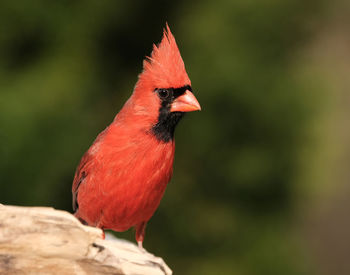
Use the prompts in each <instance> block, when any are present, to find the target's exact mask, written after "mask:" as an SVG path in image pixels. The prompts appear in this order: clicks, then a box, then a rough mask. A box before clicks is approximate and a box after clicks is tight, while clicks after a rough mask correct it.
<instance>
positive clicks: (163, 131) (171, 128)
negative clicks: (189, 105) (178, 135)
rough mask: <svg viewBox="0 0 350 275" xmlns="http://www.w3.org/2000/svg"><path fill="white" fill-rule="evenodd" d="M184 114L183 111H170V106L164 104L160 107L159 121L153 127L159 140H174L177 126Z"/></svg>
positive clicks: (153, 131)
mask: <svg viewBox="0 0 350 275" xmlns="http://www.w3.org/2000/svg"><path fill="white" fill-rule="evenodd" d="M184 114H185V113H183V112H170V108H168V107H164V106H162V107H161V108H160V109H159V116H158V122H157V123H156V124H155V125H154V126H153V127H152V133H153V134H154V135H155V137H156V138H157V139H158V140H159V141H162V142H170V141H172V140H173V139H174V132H175V127H176V125H177V124H178V123H179V121H180V120H181V118H182V117H183V116H184Z"/></svg>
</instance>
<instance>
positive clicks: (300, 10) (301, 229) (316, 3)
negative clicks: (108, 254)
mask: <svg viewBox="0 0 350 275" xmlns="http://www.w3.org/2000/svg"><path fill="white" fill-rule="evenodd" d="M166 21H167V22H168V23H169V25H170V27H171V29H172V32H173V33H174V35H175V37H176V39H177V42H178V45H179V48H180V51H181V53H182V56H183V59H184V61H185V64H186V68H187V71H188V74H189V76H190V78H191V80H192V85H193V89H194V91H195V92H196V96H197V98H198V100H199V101H200V103H201V105H202V112H196V113H191V114H189V115H188V116H186V117H185V119H183V121H181V123H180V125H179V126H178V128H177V133H176V140H177V152H176V159H175V170H174V177H173V180H172V181H171V183H170V184H169V186H168V188H167V191H166V194H165V196H164V198H163V200H162V202H161V205H160V207H159V209H158V210H157V212H156V214H155V215H154V217H153V218H152V219H151V221H150V223H149V225H148V228H147V234H146V240H145V243H144V245H145V247H146V248H147V249H148V250H150V251H152V252H153V253H155V254H156V255H159V256H161V257H163V258H164V259H165V261H166V262H167V263H168V264H169V266H170V267H171V268H172V269H173V270H174V272H175V274H185V275H186V274H203V275H207V274H208V275H209V274H239V275H253V274H254V275H255V274H269V275H273V274H276V275H277V274H285V275H288V274H291V275H292V274H293V275H294V274H338V275H342V274H344V275H345V274H350V261H349V252H350V220H349V207H350V200H349V195H350V186H349V179H350V172H349V171H350V170H349V167H350V128H349V116H350V108H349V104H350V93H349V86H350V85H349V84H350V2H349V1H346V0H344V1H341V0H333V1H325V0H309V1H303V0H284V1H280V0H261V1H257V0H256V1H249V0H248V1H246V0H235V1H227V0H217V1H209V0H204V1H198V0H197V1H196V0H193V1H190V0H187V1H159V0H158V1H153V2H147V1H144V2H142V1H106V0H99V1H95V0H85V1H83V0H81V1H67V0H66V1H63V0H62V1H44V0H33V1H9V0H7V1H1V2H0V144H1V145H0V202H1V203H3V204H16V205H28V206H31V205H42V206H52V207H55V208H58V209H64V210H68V211H71V183H72V179H73V174H74V171H75V168H76V166H77V164H78V162H79V160H80V158H81V156H82V155H83V153H84V152H85V151H86V150H87V149H88V147H89V146H90V144H91V143H92V141H93V140H94V138H95V137H96V136H97V134H98V133H99V132H100V131H102V130H103V129H104V128H105V127H106V126H107V125H108V124H109V123H110V122H111V121H112V119H113V118H114V116H115V114H116V113H117V112H118V111H119V110H120V108H121V107H122V105H123V103H124V102H125V101H126V99H127V98H128V97H129V96H130V94H131V92H132V89H133V86H134V84H135V83H136V80H137V75H138V74H139V73H140V71H141V70H142V59H143V58H144V56H146V55H149V54H150V52H151V49H152V43H157V42H159V41H160V39H161V36H162V28H163V27H164V26H165V22H166ZM117 236H119V237H122V238H128V239H130V240H133V239H134V236H133V232H132V231H131V230H130V231H129V232H126V233H120V234H117Z"/></svg>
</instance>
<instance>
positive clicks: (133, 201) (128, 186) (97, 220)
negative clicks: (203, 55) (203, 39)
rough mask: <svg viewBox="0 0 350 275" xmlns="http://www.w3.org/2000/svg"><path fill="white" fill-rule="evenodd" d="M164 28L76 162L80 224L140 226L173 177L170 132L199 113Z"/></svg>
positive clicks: (140, 234)
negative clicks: (115, 109)
mask: <svg viewBox="0 0 350 275" xmlns="http://www.w3.org/2000/svg"><path fill="white" fill-rule="evenodd" d="M200 109H201V107H200V105H199V103H198V101H197V99H196V98H195V96H194V95H193V93H192V88H191V81H190V79H189V78H188V76H187V73H186V70H185V66H184V63H183V61H182V58H181V55H180V52H179V49H178V47H177V45H176V42H175V38H174V36H173V35H172V33H171V32H170V29H169V26H168V25H166V29H164V32H163V38H162V40H161V42H160V44H159V45H158V46H156V45H153V51H152V54H151V57H147V58H146V59H145V60H144V62H143V71H142V73H141V74H140V75H139V79H138V81H137V83H136V85H135V88H134V91H133V93H132V95H131V97H130V98H129V99H128V101H127V102H126V103H125V105H124V106H123V108H122V109H121V110H120V112H119V113H118V114H117V116H116V117H115V118H114V120H113V122H112V123H111V124H110V125H109V126H108V127H107V128H106V129H105V130H104V131H103V132H101V133H100V134H99V135H98V136H97V138H96V140H95V141H94V143H93V144H92V145H91V147H90V148H89V150H88V151H87V152H86V153H85V154H84V156H83V157H82V159H81V161H80V164H79V166H78V168H77V170H76V172H75V176H74V181H73V187H72V192H73V209H74V211H75V216H76V217H77V218H79V220H80V221H82V222H84V223H86V224H88V225H91V226H95V227H99V228H101V229H102V230H104V229H112V230H114V231H119V232H121V231H125V230H127V229H129V228H130V227H135V229H136V234H135V235H136V236H135V237H136V241H137V242H138V245H139V247H141V248H142V242H143V240H144V236H145V227H146V224H147V222H148V221H149V219H150V218H151V217H152V215H153V214H154V212H155V210H156V209H157V207H158V205H159V203H160V200H161V198H162V196H163V194H164V191H165V188H166V186H167V184H168V182H169V181H170V179H171V177H172V173H173V161H174V152H175V141H174V130H175V127H176V125H177V123H178V122H179V121H180V119H181V118H182V117H183V115H184V113H185V112H190V111H196V110H200Z"/></svg>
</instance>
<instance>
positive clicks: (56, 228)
mask: <svg viewBox="0 0 350 275" xmlns="http://www.w3.org/2000/svg"><path fill="white" fill-rule="evenodd" d="M0 274H69V275H71V274H77V275H80V274H84V275H85V274H133V275H136V274H142V275H147V274H152V275H153V274H155V275H156V274H172V271H171V270H170V269H169V267H168V266H167V265H166V264H165V263H164V261H163V259H162V258H158V257H155V256H154V255H152V254H150V253H148V252H144V251H141V250H140V249H139V248H138V247H137V246H136V245H134V244H133V243H130V242H128V241H124V240H119V239H116V238H115V239H114V240H103V239H102V231H101V230H100V229H98V228H94V227H90V226H84V225H82V224H81V223H80V222H79V221H78V220H77V219H76V218H75V217H74V216H73V215H71V214H70V213H68V212H65V211H60V210H55V209H53V208H48V207H19V206H5V205H2V204H0Z"/></svg>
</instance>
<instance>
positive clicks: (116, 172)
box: [78, 135, 175, 231]
mask: <svg viewBox="0 0 350 275" xmlns="http://www.w3.org/2000/svg"><path fill="white" fill-rule="evenodd" d="M120 143H121V144H123V146H118V144H117V142H116V141H114V142H112V143H109V142H108V141H106V140H105V142H104V143H101V145H99V151H98V154H96V157H95V160H96V165H95V168H94V170H93V171H90V173H89V177H87V178H86V182H85V184H84V186H82V187H81V188H82V190H81V191H80V192H79V198H78V200H79V211H80V212H84V211H85V212H86V213H85V216H88V217H89V218H90V221H91V218H92V220H93V221H91V222H92V223H93V224H95V225H99V226H100V227H103V228H108V229H113V230H116V231H124V230H126V229H128V228H130V227H131V226H135V225H136V224H139V223H141V222H143V221H148V220H149V219H150V218H151V216H152V215H153V213H154V212H155V210H156V209H157V207H158V205H159V203H160V200H161V198H162V196H163V194H164V191H165V188H166V185H167V183H168V182H169V181H170V179H171V176H172V172H173V159H174V150H175V144H174V142H169V143H164V142H159V141H158V140H157V139H155V138H154V137H153V136H151V135H145V136H144V137H143V138H142V139H139V140H137V139H135V138H129V140H122V141H121V142H120ZM108 144H113V146H108ZM80 198H84V200H85V202H81V201H80ZM83 214H84V213H82V214H81V215H83ZM91 222H90V223H91Z"/></svg>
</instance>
